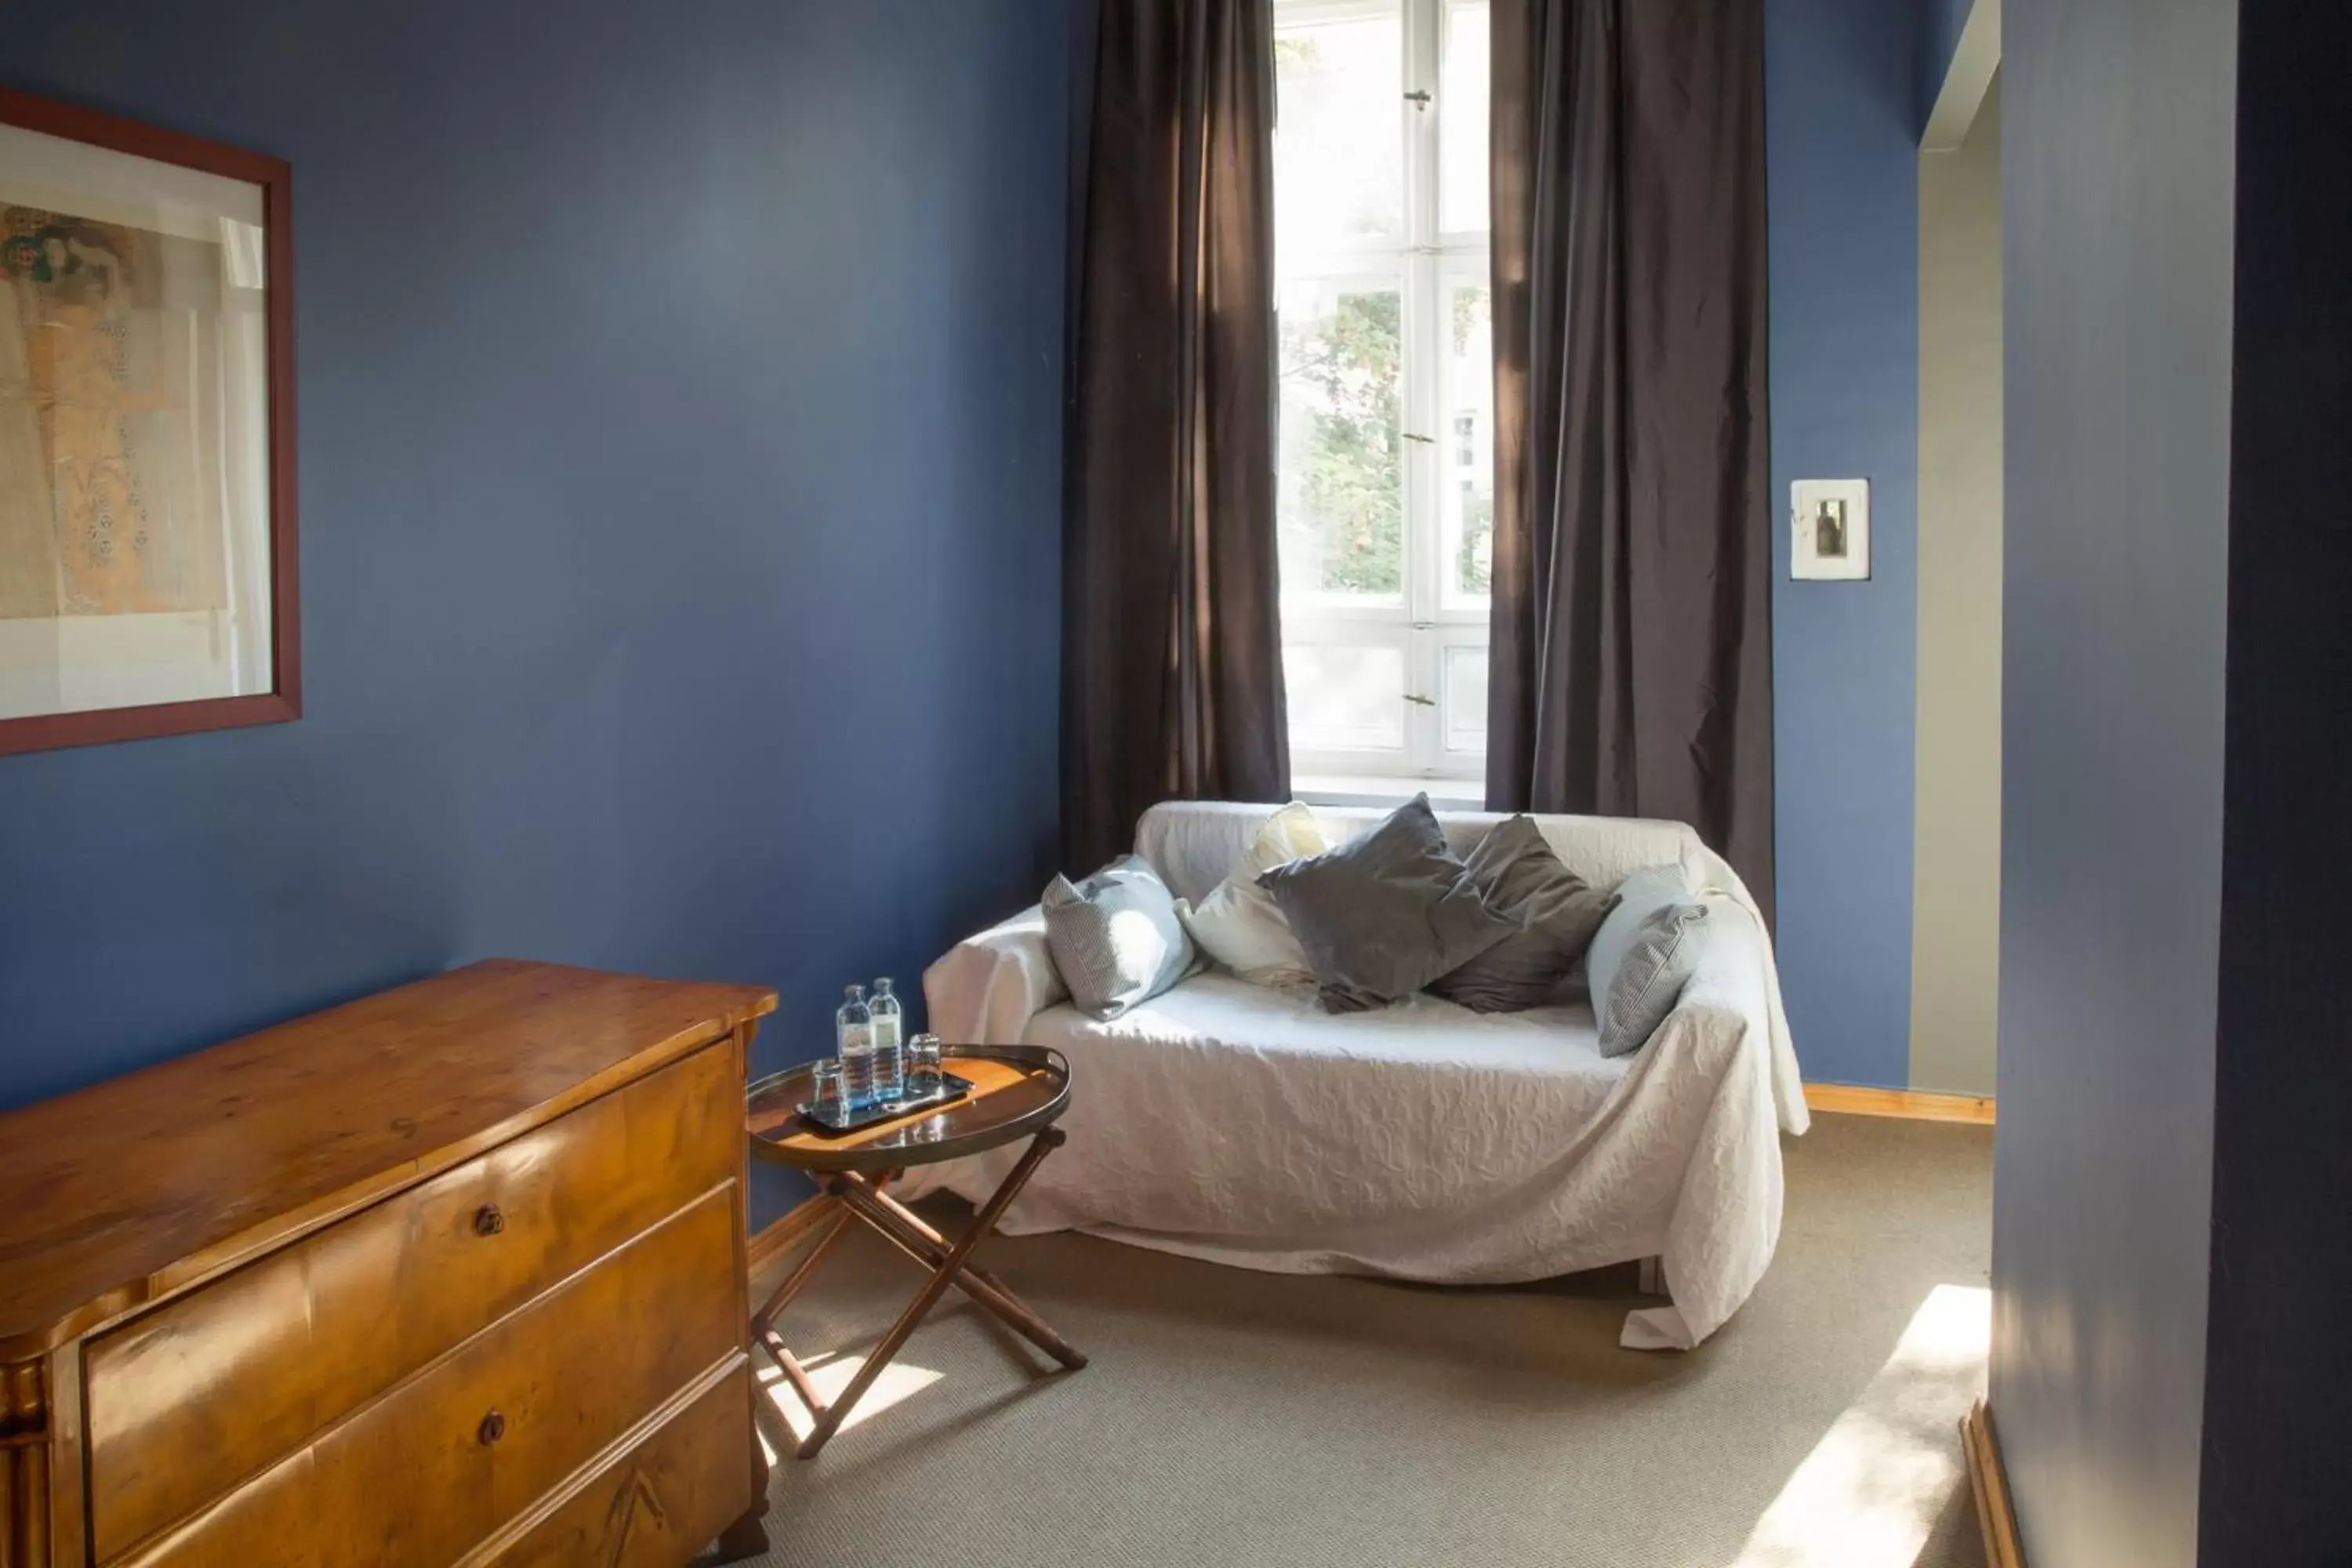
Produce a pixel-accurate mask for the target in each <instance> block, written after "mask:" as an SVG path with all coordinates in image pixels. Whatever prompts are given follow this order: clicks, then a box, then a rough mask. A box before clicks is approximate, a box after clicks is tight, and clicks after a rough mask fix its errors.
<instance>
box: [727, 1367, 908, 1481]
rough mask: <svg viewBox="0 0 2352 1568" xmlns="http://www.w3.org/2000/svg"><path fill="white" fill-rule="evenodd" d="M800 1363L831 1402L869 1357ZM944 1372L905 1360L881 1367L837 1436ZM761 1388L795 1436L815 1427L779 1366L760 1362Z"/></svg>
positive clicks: (768, 1445)
mask: <svg viewBox="0 0 2352 1568" xmlns="http://www.w3.org/2000/svg"><path fill="white" fill-rule="evenodd" d="M801 1364H802V1365H803V1367H805V1368H806V1369H807V1371H808V1374H809V1381H810V1382H811V1383H813V1384H816V1392H817V1396H818V1397H819V1398H821V1399H823V1400H824V1402H825V1403H826V1404H828V1405H830V1404H832V1403H833V1402H834V1401H835V1400H836V1399H838V1398H840V1397H841V1391H842V1390H843V1389H845V1388H847V1387H848V1386H849V1380H850V1379H851V1378H853V1377H856V1375H857V1369H858V1368H860V1367H862V1366H864V1365H865V1364H866V1358H865V1357H864V1356H855V1355H845V1356H836V1355H830V1354H823V1353H820V1354H817V1355H813V1356H807V1357H803V1360H802V1362H801ZM945 1375H946V1373H938V1372H933V1371H932V1370H931V1369H930V1368H929V1367H927V1366H910V1365H908V1363H905V1362H903V1361H894V1362H892V1363H890V1364H889V1365H888V1366H886V1367H884V1368H883V1369H882V1375H881V1376H879V1377H877V1378H876V1379H875V1380H874V1386H873V1387H871V1388H869V1389H867V1390H866V1394H865V1396H864V1397H863V1398H861V1399H859V1400H858V1402H857V1405H856V1408H854V1409H852V1410H851V1411H850V1413H849V1414H848V1415H846V1416H845V1417H844V1418H843V1419H842V1423H841V1425H840V1426H839V1427H837V1428H835V1433H836V1435H838V1434H839V1433H841V1432H846V1431H848V1430H849V1429H850V1428H851V1427H853V1426H861V1425H863V1424H864V1423H865V1422H866V1421H868V1420H870V1419H872V1418H873V1417H874V1416H877V1415H881V1414H882V1412H884V1411H885V1410H887V1409H889V1408H890V1407H891V1406H892V1405H898V1404H902V1403H904V1402H905V1401H907V1400H908V1399H911V1398H913V1397H914V1396H915V1395H916V1394H920V1393H921V1392H922V1391H923V1390H925V1389H927V1388H929V1387H930V1385H931V1384H935V1383H937V1382H939V1380H940V1378H941V1377H943V1376H945ZM760 1387H761V1390H763V1391H764V1392H765V1393H766V1394H767V1396H768V1402H769V1403H770V1404H771V1405H774V1406H775V1407H776V1413H777V1414H778V1415H782V1417H783V1418H784V1421H785V1424H786V1425H788V1426H791V1427H792V1429H793V1436H794V1437H801V1438H805V1437H806V1436H808V1435H809V1434H810V1433H811V1432H812V1431H814V1430H815V1427H816V1421H815V1419H814V1417H813V1416H811V1415H809V1413H808V1406H807V1405H803V1404H802V1403H801V1396H800V1395H799V1394H796V1393H794V1392H793V1385H792V1384H789V1383H786V1382H785V1381H784V1374H783V1373H782V1371H781V1370H780V1369H779V1368H777V1367H775V1366H773V1365H771V1364H765V1363H763V1364H761V1367H760ZM761 1443H762V1444H763V1445H764V1446H766V1447H770V1448H772V1447H773V1445H772V1444H769V1443H768V1442H767V1439H766V1438H764V1437H763V1438H761ZM771 1458H772V1456H771Z"/></svg>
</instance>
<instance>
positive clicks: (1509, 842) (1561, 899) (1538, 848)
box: [1430, 816, 1617, 1013]
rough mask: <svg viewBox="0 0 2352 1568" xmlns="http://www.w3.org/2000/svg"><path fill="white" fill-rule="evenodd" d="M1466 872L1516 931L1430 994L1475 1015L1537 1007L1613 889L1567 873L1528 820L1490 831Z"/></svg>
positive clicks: (1613, 896) (1588, 937)
mask: <svg viewBox="0 0 2352 1568" xmlns="http://www.w3.org/2000/svg"><path fill="white" fill-rule="evenodd" d="M1465 871H1466V873H1467V875H1468V876H1469V878H1470V880H1471V881H1472V882H1474V883H1475V884H1476V886H1477V888H1478V892H1479V895H1480V897H1482V898H1484V899H1485V900H1486V907H1487V908H1488V909H1489V910H1493V911H1495V912H1496V914H1499V915H1501V916H1503V917H1504V918H1505V919H1507V920H1508V921H1511V922H1512V923H1513V926H1514V927H1515V929H1514V930H1513V931H1512V932H1511V934H1510V935H1508V936H1507V937H1505V938H1504V939H1503V940H1502V941H1500V942H1496V944H1495V945H1494V946H1492V947H1490V948H1488V949H1487V950H1486V952H1482V953H1480V954H1479V955H1478V956H1477V957H1475V958H1474V959H1472V960H1471V961H1470V962H1469V963H1465V964H1464V965H1462V967H1460V968H1459V969H1456V970H1454V972H1453V973H1450V974H1445V975H1442V976H1440V977H1439V978H1438V979H1437V981H1436V982H1435V983H1434V984H1432V985H1431V986H1430V989H1431V990H1432V991H1433V992H1435V993H1436V994H1438V995H1440V996H1443V997H1444V998H1445V999H1446V1000H1447V1001H1449V1002H1458V1003H1460V1004H1461V1005H1463V1006H1465V1007H1467V1008H1469V1009H1471V1010H1472V1011H1473V1012H1477V1013H1517V1012H1521V1011H1524V1010H1525V1009H1527V1008H1529V1007H1540V1006H1542V1005H1544V1004H1545V1003H1546V1002H1549V1001H1550V1000H1551V999H1552V997H1553V995H1554V994H1556V993H1557V992H1558V991H1559V988H1560V984H1561V983H1562V982H1563V981H1565V980H1566V979H1567V978H1568V975H1569V972H1570V970H1572V969H1574V968H1575V967H1576V961H1577V960H1578V959H1580V958H1582V957H1583V956H1584V950H1585V949H1586V948H1587V947H1590V946H1591V944H1592V935H1593V933H1594V932H1595V931H1599V930H1600V929H1601V921H1604V920H1606V919H1608V917H1609V911H1610V910H1613V909H1615V908H1616V907H1617V893H1616V890H1615V889H1608V890H1605V891H1604V890H1602V889H1598V888H1595V887H1593V886H1592V884H1591V883H1590V882H1587V881H1586V880H1585V879H1583V878H1581V877H1580V876H1578V875H1577V874H1576V873H1575V872H1573V871H1571V870H1570V869H1569V868H1568V867H1567V866H1566V865H1565V864H1563V863H1562V862H1561V860H1560V858H1559V856H1557V855H1555V854H1553V853H1552V852H1551V846H1550V845H1549V844H1546V843H1545V842H1544V837H1543V831H1542V829H1540V828H1538V826H1536V824H1535V819H1534V818H1533V817H1530V816H1514V817H1512V818H1510V819H1509V820H1508V821H1507V822H1504V823H1502V824H1500V825H1498V826H1496V827H1494V828H1493V829H1491V830H1490V831H1489V832H1488V833H1487V835H1486V837H1484V838H1482V839H1480V840H1479V841H1478V847H1476V848H1475V849H1473V850H1471V851H1470V858H1469V860H1468V861H1467V862H1466V863H1465Z"/></svg>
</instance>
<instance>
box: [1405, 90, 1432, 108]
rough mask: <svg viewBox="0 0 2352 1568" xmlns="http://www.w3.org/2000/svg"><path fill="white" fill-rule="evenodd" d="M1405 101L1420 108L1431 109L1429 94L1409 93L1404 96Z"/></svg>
mask: <svg viewBox="0 0 2352 1568" xmlns="http://www.w3.org/2000/svg"><path fill="white" fill-rule="evenodd" d="M1404 100H1405V101H1406V102H1407V103H1410V104H1412V105H1415V106H1416V107H1418V108H1422V109H1427V108H1428V107H1429V94H1428V93H1426V92H1408V93H1406V94H1405V95H1404Z"/></svg>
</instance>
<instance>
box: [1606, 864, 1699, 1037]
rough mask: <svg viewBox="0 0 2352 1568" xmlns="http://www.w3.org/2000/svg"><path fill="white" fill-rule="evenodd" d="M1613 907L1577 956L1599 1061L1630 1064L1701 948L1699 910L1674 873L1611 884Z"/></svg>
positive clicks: (1660, 871) (1675, 869)
mask: <svg viewBox="0 0 2352 1568" xmlns="http://www.w3.org/2000/svg"><path fill="white" fill-rule="evenodd" d="M1617 900H1618V901H1617V907H1616V908H1615V909H1614V910H1611V911H1610V913H1609V918H1608V919H1607V920H1605V921H1601V929H1600V931H1597V932H1595V933H1594V935H1593V938H1592V946H1591V950H1590V951H1589V952H1587V953H1586V955H1585V971H1586V973H1587V974H1588V975H1589V976H1590V977H1591V982H1592V1014H1593V1017H1594V1018H1595V1020H1596V1021H1598V1023H1599V1024H1600V1026H1601V1055H1602V1056H1604V1057H1622V1056H1631V1055H1632V1054H1633V1052H1635V1051H1638V1050H1640V1049H1641V1048H1642V1047H1643V1046H1644V1045H1647V1044H1648V1043H1649V1039H1650V1037H1651V1036H1652V1035H1653V1034H1655V1033H1656V1032H1657V1028H1658V1026H1659V1025H1661V1024H1663V1023H1664V1022H1665V1021H1666V1015H1667V1014H1669V1013H1671V1012H1673V1011H1674V1010H1675V1003H1676V1002H1679V1001H1680V1000H1681V999H1682V994H1683V984H1684V983H1685V981H1687V980H1689V979H1690V976H1691V971H1692V970H1694V969H1696V968H1697V967H1698V960H1699V954H1700V952H1702V951H1704V949H1705V947H1706V920H1707V913H1706V905H1705V904H1704V903H1702V902H1700V901H1699V899H1698V898H1697V896H1696V894H1694V893H1693V892H1692V891H1691V889H1690V884H1689V883H1688V881H1686V880H1685V879H1684V877H1683V871H1682V868H1681V867H1679V866H1654V867H1652V868H1650V869H1648V870H1646V871H1636V872H1634V873H1633V875H1632V876H1630V877H1628V878H1626V879H1624V881H1622V882H1621V883H1619V884H1618V887H1617Z"/></svg>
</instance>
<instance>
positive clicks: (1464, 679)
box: [1274, 0, 1495, 779]
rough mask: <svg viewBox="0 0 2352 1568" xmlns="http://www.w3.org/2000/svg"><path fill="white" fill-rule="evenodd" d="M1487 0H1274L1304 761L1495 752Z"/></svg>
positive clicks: (1281, 277) (1286, 530) (1291, 633)
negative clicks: (1489, 639)
mask: <svg viewBox="0 0 2352 1568" xmlns="http://www.w3.org/2000/svg"><path fill="white" fill-rule="evenodd" d="M1486 5H1487V0H1275V46H1274V47H1275V70H1276V84H1277V94H1278V98H1277V101H1278V104H1279V117H1278V121H1277V123H1276V132H1275V186H1274V188H1275V198H1274V199H1275V269H1276V314H1277V317H1278V327H1279V341H1280V348H1281V384H1280V394H1281V403H1282V414H1281V430H1280V458H1279V467H1280V479H1279V488H1278V496H1279V526H1280V541H1281V564H1282V640H1283V669H1284V674H1285V677H1286V680H1287V683H1288V687H1289V694H1290V746H1291V761H1292V765H1293V767H1294V769H1295V770H1296V771H1297V772H1298V773H1302V774H1307V775H1317V774H1320V775H1326V776H1329V775H1367V774H1369V775H1378V776H1381V777H1400V778H1433V779H1443V778H1475V777H1477V776H1479V775H1480V774H1482V773H1484V771H1485V767H1486V616H1487V606H1486V585H1487V576H1488V570H1489V566H1490V564H1491V563H1492V560H1493V556H1494V545H1493V538H1492V535H1493V529H1494V515H1495V428H1494V426H1495V420H1494V407H1495V384H1494V356H1493V336H1492V330H1491V326H1490V321H1489V311H1488V302H1489V301H1488V283H1487V226H1488V220H1487V195H1486V134H1487V131H1486V79H1487V43H1486Z"/></svg>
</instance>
